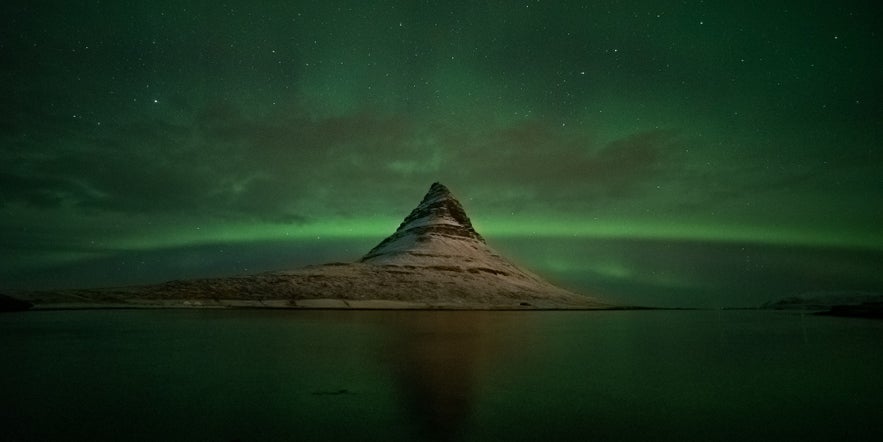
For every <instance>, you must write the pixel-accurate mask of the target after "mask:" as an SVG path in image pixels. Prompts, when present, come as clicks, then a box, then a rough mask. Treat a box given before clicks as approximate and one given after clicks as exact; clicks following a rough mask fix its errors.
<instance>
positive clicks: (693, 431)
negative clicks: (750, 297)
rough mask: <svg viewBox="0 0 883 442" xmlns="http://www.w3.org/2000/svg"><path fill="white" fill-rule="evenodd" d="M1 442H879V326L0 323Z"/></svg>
mask: <svg viewBox="0 0 883 442" xmlns="http://www.w3.org/2000/svg"><path fill="white" fill-rule="evenodd" d="M0 361H2V362H0V438H2V439H3V440H6V441H18V440H22V441H38V440H39V441H51V440H59V441H60V440H64V441H85V440H144V441H147V440H150V441H154V440H187V441H195V440H199V441H231V440H241V441H265V440H507V441H508V440H550V441H551V440H669V441H683V440H724V441H727V440H733V441H745V440H798V441H810V440H819V441H822V440H824V441H828V440H883V423H881V422H883V321H878V320H866V319H845V318H832V317H819V316H812V315H809V314H801V313H791V312H771V311H606V312H605V311H596V312H451V311H448V312H415V311H267V310H92V311H43V312H24V313H9V314H2V315H0Z"/></svg>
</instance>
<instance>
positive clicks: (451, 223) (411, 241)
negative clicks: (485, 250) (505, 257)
mask: <svg viewBox="0 0 883 442" xmlns="http://www.w3.org/2000/svg"><path fill="white" fill-rule="evenodd" d="M444 238H447V239H459V240H465V241H469V242H478V243H481V244H484V238H482V237H481V235H479V234H478V232H476V231H475V228H473V227H472V222H471V221H470V220H469V216H467V215H466V211H465V210H463V206H462V205H461V204H460V202H459V201H457V198H455V197H454V195H453V194H452V193H451V191H450V190H449V189H448V188H447V187H446V186H445V185H444V184H441V183H439V182H435V183H432V186H430V187H429V191H428V192H426V195H425V196H424V197H423V199H422V200H421V201H420V204H418V205H417V207H415V208H414V210H412V211H411V213H410V214H409V215H408V216H406V217H405V219H404V220H403V221H402V223H401V224H400V225H399V228H398V229H396V231H395V233H393V234H392V235H391V236H389V237H388V238H386V239H385V240H383V241H381V242H380V244H378V245H377V246H376V247H374V248H373V249H371V251H369V252H368V254H366V255H365V256H364V257H363V258H362V261H363V262H366V261H369V260H373V259H374V258H378V257H380V256H381V255H388V254H390V253H395V254H401V253H404V252H408V253H412V254H413V250H412V249H414V248H423V247H418V246H419V245H428V244H427V243H432V242H433V241H434V240H439V239H444Z"/></svg>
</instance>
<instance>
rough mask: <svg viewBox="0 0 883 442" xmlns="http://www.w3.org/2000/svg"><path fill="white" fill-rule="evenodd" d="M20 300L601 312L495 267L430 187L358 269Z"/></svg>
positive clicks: (480, 241)
mask: <svg viewBox="0 0 883 442" xmlns="http://www.w3.org/2000/svg"><path fill="white" fill-rule="evenodd" d="M20 297H21V296H20ZM24 297H25V298H27V299H29V300H30V301H32V302H33V303H34V304H37V305H38V306H60V305H73V306H76V305H81V304H86V305H89V304H94V303H99V304H113V305H116V304H119V305H122V306H157V305H159V306H201V307H206V306H256V307H294V308H298V307H328V308H456V309H460V308H463V309H498V308H519V309H524V308H527V309H529V308H608V307H610V306H609V305H607V304H604V303H602V302H600V301H598V300H596V299H593V298H588V297H585V296H581V295H577V294H574V293H571V292H569V291H566V290H564V289H561V288H559V287H556V286H554V285H552V284H550V283H548V282H546V281H544V280H543V279H542V278H540V277H538V276H536V275H534V274H532V273H530V272H528V271H526V270H524V269H521V268H519V267H518V266H516V265H515V264H513V263H511V262H509V261H508V260H506V259H505V258H503V257H502V256H501V255H500V254H499V253H497V252H496V251H494V250H493V249H492V248H491V247H489V246H488V245H487V243H486V242H485V240H484V238H482V237H481V235H479V234H478V232H476V231H475V229H474V228H473V227H472V223H471V222H470V220H469V217H468V216H467V215H466V212H465V211H464V210H463V207H462V206H461V205H460V203H459V201H457V199H456V198H454V196H453V195H452V194H451V192H450V191H449V190H448V189H447V187H445V186H444V185H442V184H439V183H434V184H433V185H432V186H431V187H430V189H429V192H428V193H427V194H426V196H425V197H424V198H423V200H422V201H421V202H420V204H419V205H418V206H417V207H416V208H415V209H414V210H413V211H411V213H410V214H409V215H408V216H407V217H405V219H404V221H403V222H402V223H401V225H400V226H399V228H398V229H397V230H396V231H395V233H393V234H392V235H390V236H389V237H388V238H386V239H384V240H383V241H381V242H380V243H379V244H378V245H377V246H376V247H374V248H373V249H371V250H370V251H369V252H368V253H367V254H366V255H365V256H364V257H362V259H361V260H360V261H359V262H357V263H335V264H326V265H321V266H311V267H307V268H303V269H298V270H290V271H279V272H268V273H262V274H258V275H248V276H239V277H232V278H214V279H197V280H186V281H171V282H167V283H163V284H157V285H150V286H140V287H124V288H111V289H90V290H71V291H62V292H40V293H30V294H24Z"/></svg>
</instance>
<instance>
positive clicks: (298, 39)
mask: <svg viewBox="0 0 883 442" xmlns="http://www.w3.org/2000/svg"><path fill="white" fill-rule="evenodd" d="M255 3H259V4H255ZM0 12H2V14H3V16H4V17H5V20H4V22H5V24H4V26H3V27H2V28H0V65H2V68H0V75H2V81H0V90H2V97H3V99H2V100H0V112H2V115H0V154H2V163H3V166H2V168H0V229H2V232H3V235H2V238H0V256H2V268H0V291H3V290H12V289H23V288H50V287H77V286H96V285H116V284H132V283H145V282H158V281H163V280H167V279H173V278H185V277H199V276H218V275H229V274H231V273H248V272H256V271H262V270H273V269H279V268H288V267H292V266H301V265H306V264H315V263H321V262H326V261H332V260H337V261H351V260H355V259H357V258H358V257H359V256H361V254H363V253H365V252H366V251H367V250H368V249H370V248H371V247H372V246H373V245H374V244H376V243H377V242H378V241H380V240H381V239H382V238H384V237H385V236H386V235H388V234H389V233H391V232H392V231H393V230H394V229H395V228H396V226H398V223H399V222H400V221H401V219H402V218H403V217H404V216H405V215H407V213H408V212H409V211H410V210H411V209H412V208H413V206H414V205H416V204H417V202H418V201H419V199H420V197H422V195H423V193H424V192H425V191H426V189H427V188H428V187H429V185H430V184H431V183H432V182H434V181H441V182H443V183H445V184H446V185H448V187H450V188H451V190H452V191H453V192H454V194H455V195H456V196H457V197H458V198H459V199H460V201H461V202H462V203H463V205H464V207H465V209H466V211H467V213H468V214H469V215H470V217H471V218H472V221H473V223H474V225H475V227H476V229H477V230H478V231H479V232H480V233H481V234H482V235H483V236H484V237H486V238H487V239H488V241H489V242H490V243H491V244H492V245H493V246H494V247H496V248H498V249H499V250H501V251H504V252H505V253H507V255H508V256H510V257H512V258H513V259H514V260H516V261H518V262H519V263H521V264H524V265H525V266H526V267H528V268H531V269H533V270H535V271H537V272H538V273H540V274H542V275H544V276H548V277H549V279H551V280H553V281H557V282H559V283H561V284H563V285H565V286H567V287H568V288H572V289H574V290H577V291H583V292H587V293H599V294H602V295H603V294H608V295H609V296H610V297H612V299H615V300H618V301H621V302H634V303H643V304H653V305H683V306H733V305H738V306H741V305H756V304H757V303H759V302H762V301H764V300H767V299H772V298H777V297H784V296H793V295H797V294H800V293H803V292H807V291H840V290H862V291H876V292H881V291H883V275H881V274H880V273H879V271H878V270H879V269H880V268H883V229H881V228H880V220H883V198H881V191H883V185H881V176H883V174H881V166H880V165H881V164H883V153H881V149H880V147H881V146H880V140H881V139H883V138H881V135H883V93H881V92H883V91H881V83H880V79H881V78H883V59H881V57H879V54H880V53H881V43H880V35H879V29H878V25H879V24H880V23H881V20H880V19H881V16H880V12H879V8H878V7H877V6H876V4H874V3H872V2H865V1H841V2H805V1H784V2H736V3H732V2H730V3H727V2H715V1H692V0H691V1H677V2H653V1H594V2H586V1H537V0H534V1H486V2H478V1H444V2H430V1H372V2H367V1H325V2H306V1H303V2H297V1H289V2H245V1H243V2H197V1H151V2H147V1H145V2H112V1H89V2H61V1H58V2H40V1H18V0H15V1H7V2H3V4H2V5H0Z"/></svg>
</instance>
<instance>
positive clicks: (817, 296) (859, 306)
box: [761, 292, 883, 319]
mask: <svg viewBox="0 0 883 442" xmlns="http://www.w3.org/2000/svg"><path fill="white" fill-rule="evenodd" d="M761 308H763V309H772V310H804V311H807V310H808V311H814V312H815V313H816V314H819V315H826V316H843V317H856V318H877V319H883V294H880V293H870V292H810V293H804V294H802V295H800V296H791V297H788V298H783V299H779V300H777V301H771V302H767V303H765V304H763V305H762V306H761Z"/></svg>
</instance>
